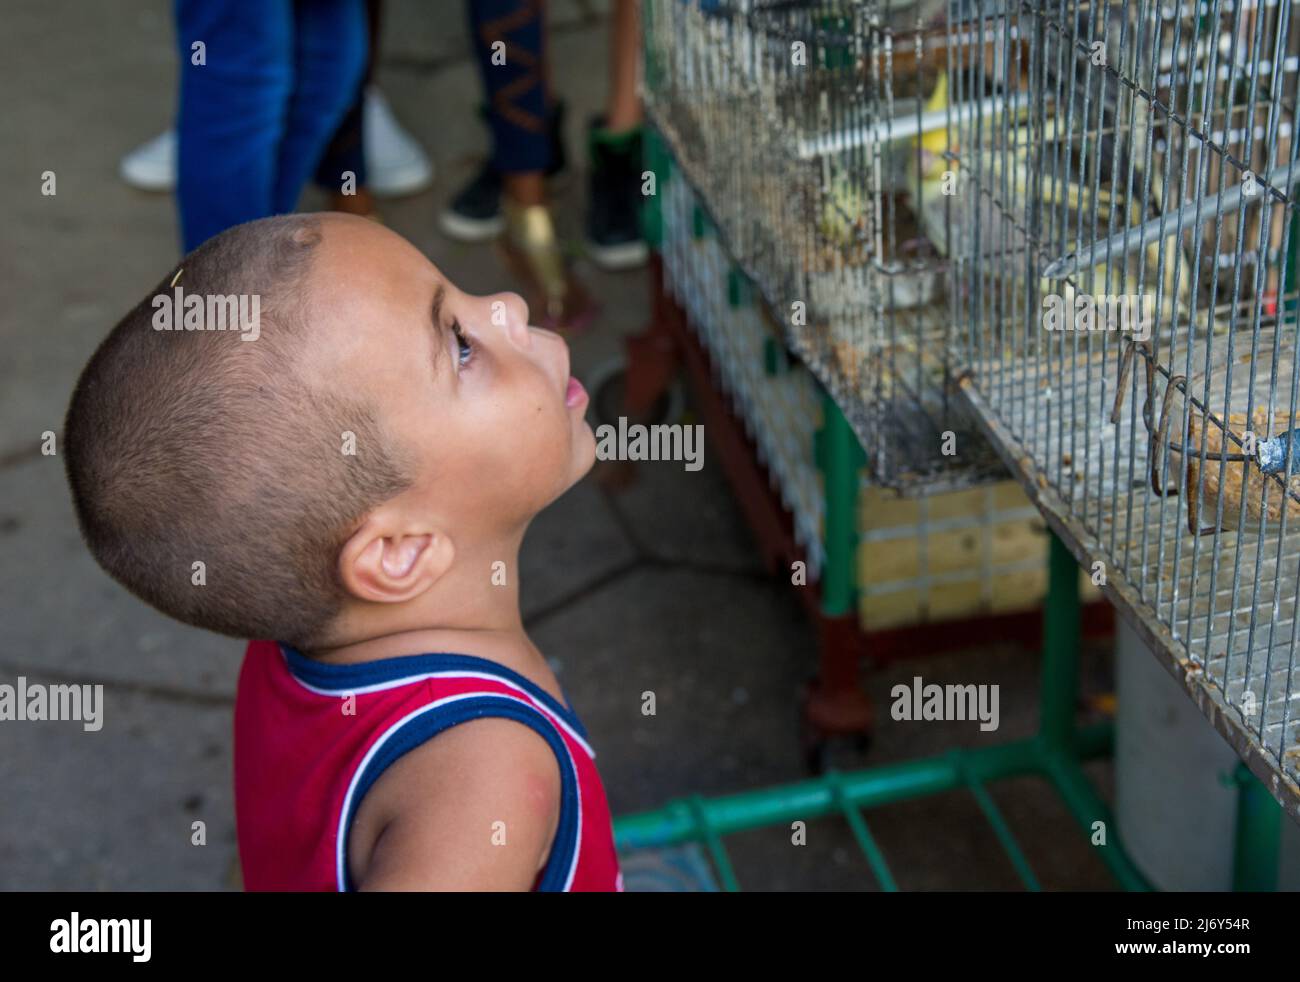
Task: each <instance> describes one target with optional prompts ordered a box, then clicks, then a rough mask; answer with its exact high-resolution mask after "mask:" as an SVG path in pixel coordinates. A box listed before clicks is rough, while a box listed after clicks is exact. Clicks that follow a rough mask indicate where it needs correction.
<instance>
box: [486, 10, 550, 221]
mask: <svg viewBox="0 0 1300 982" xmlns="http://www.w3.org/2000/svg"><path fill="white" fill-rule="evenodd" d="M469 17H470V27H471V30H472V34H473V40H474V53H475V55H476V57H477V60H478V65H479V74H480V75H481V76H482V79H483V90H484V92H486V93H487V101H488V123H489V125H490V127H491V129H492V146H493V151H492V157H493V164H494V166H495V167H496V169H497V170H498V171H499V172H501V173H502V174H505V175H529V174H536V175H538V177H540V176H541V174H542V173H543V172H544V171H545V170H546V168H547V166H548V165H549V164H550V162H551V146H550V141H549V140H548V139H547V96H546V88H545V83H544V79H543V74H542V70H543V40H544V35H543V4H542V2H541V0H469ZM519 187H520V189H521V191H523V193H524V194H529V193H531V192H530V190H529V187H530V186H529V185H528V183H527V181H526V179H522V178H521V182H520V184H519ZM528 203H530V204H535V203H539V202H528Z"/></svg>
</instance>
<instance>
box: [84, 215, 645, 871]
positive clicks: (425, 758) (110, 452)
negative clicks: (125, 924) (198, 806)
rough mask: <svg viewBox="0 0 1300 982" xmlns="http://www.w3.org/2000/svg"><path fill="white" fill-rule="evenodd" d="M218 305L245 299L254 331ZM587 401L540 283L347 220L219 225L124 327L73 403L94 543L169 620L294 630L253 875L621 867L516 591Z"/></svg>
mask: <svg viewBox="0 0 1300 982" xmlns="http://www.w3.org/2000/svg"><path fill="white" fill-rule="evenodd" d="M186 297H189V298H191V299H189V300H187V299H185V298H186ZM194 297H198V298H199V300H198V301H193V299H192V298H194ZM214 297H215V298H219V299H218V300H217V302H216V309H217V310H218V311H220V310H221V306H220V305H221V303H222V302H223V301H228V300H230V298H232V297H239V298H241V299H243V300H246V301H248V302H247V303H246V305H245V306H244V308H242V309H243V310H244V311H245V315H244V317H243V318H242V319H241V320H240V321H239V323H238V324H237V325H236V324H226V325H225V327H226V329H225V330H221V329H219V328H220V327H221V326H222V325H220V324H215V323H214V321H216V320H218V319H219V318H216V317H214V314H213V311H214V306H213V303H212V300H213V298H214ZM229 309H232V310H233V309H235V307H234V306H231V307H230V308H229ZM254 318H256V321H257V322H256V323H255V324H250V323H249V321H250V320H252V319H254ZM167 327H170V328H171V329H170V330H168V329H165V328H167ZM236 327H237V328H238V330H236V329H235V328H236ZM195 328H206V329H203V330H199V329H195ZM586 401H587V396H586V393H585V392H584V391H583V389H582V386H581V385H580V384H579V383H578V382H577V380H576V379H574V378H572V377H571V376H570V375H569V352H568V348H567V346H566V345H565V343H564V341H563V340H562V339H561V338H560V337H559V336H558V335H556V334H553V333H551V332H549V331H544V330H541V329H539V328H535V327H529V326H528V310H527V308H526V307H525V306H524V304H523V302H522V301H521V300H520V299H519V297H517V296H516V295H514V294H509V293H504V294H497V295H495V296H490V297H476V296H470V295H468V294H466V293H463V292H461V291H460V290H458V289H457V288H456V287H455V285H453V284H452V283H451V282H450V281H448V280H447V279H446V278H445V277H444V276H442V275H441V274H440V273H439V272H438V270H437V269H436V268H434V266H432V265H431V264H430V263H429V261H428V260H427V259H425V258H424V256H423V255H421V253H420V252H419V251H417V250H416V249H415V248H414V247H412V246H411V245H410V244H409V243H407V242H406V241H405V240H404V239H402V238H400V237H399V236H397V235H395V234H394V233H393V232H391V231H388V230H387V229H385V228H383V227H382V226H380V225H377V224H375V223H374V222H369V221H366V220H364V219H361V218H353V217H349V216H344V215H295V216H280V217H276V218H267V219H262V220H260V221H255V222H250V223H248V224H245V225H239V226H236V227H235V228H232V229H230V230H228V231H226V232H223V233H222V234H220V235H218V236H216V237H215V238H214V239H212V240H210V241H208V242H207V243H205V244H204V245H203V246H201V247H200V248H199V249H197V250H196V251H194V252H193V253H191V254H190V255H189V256H187V257H186V258H185V259H184V260H183V261H182V262H181V264H180V267H179V269H178V270H177V271H175V273H174V274H169V275H168V278H167V279H165V280H164V281H163V282H162V283H161V284H160V285H159V287H158V289H157V290H154V291H151V292H150V294H149V295H148V296H147V297H146V298H145V299H144V300H143V301H141V302H140V304H138V305H137V306H136V308H135V309H134V310H132V311H131V312H130V313H129V314H127V316H126V317H125V318H124V319H123V320H122V321H121V323H119V324H118V325H117V327H115V328H114V329H113V332H112V333H111V334H110V335H109V336H108V338H107V339H106V340H105V341H104V343H103V344H102V345H100V347H99V350H98V351H96V353H95V355H94V356H93V357H92V358H91V360H90V363H89V365H87V367H86V369H85V371H84V372H83V374H82V376H81V380H80V381H79V382H78V384H77V388H76V391H75V392H74V394H73V396H72V403H71V405H70V407H69V410H68V417H67V421H66V424H65V445H66V455H65V457H66V461H67V468H68V480H69V483H70V485H71V487H72V492H73V498H74V501H75V505H76V510H77V516H78V521H79V523H80V525H81V529H82V533H83V535H84V536H85V539H86V542H87V543H88V545H89V547H90V549H91V551H92V552H93V553H94V555H95V558H96V559H97V561H98V562H99V563H100V564H101V565H102V566H103V567H104V569H105V570H107V571H108V573H109V574H110V575H112V576H113V577H114V578H115V579H117V580H118V581H119V582H121V583H122V584H123V585H124V586H126V587H127V588H128V589H129V590H131V591H132V592H133V593H135V594H136V595H137V596H139V597H140V598H142V599H143V600H145V601H147V602H148V603H150V604H152V605H153V606H155V607H157V608H158V609H159V610H162V611H163V612H164V613H167V614H169V615H170V616H172V617H175V618H177V619H179V620H182V621H185V622H186V623H189V624H194V625H196V626H199V627H204V628H208V629H210V630H214V631H219V632H221V633H224V634H229V635H234V636H236V637H244V638H275V639H276V641H274V642H273V641H254V642H252V643H251V644H249V646H248V649H247V652H246V654H245V657H244V664H243V668H242V670H241V672H240V677H239V689H238V694H237V697H236V701H235V807H236V818H237V826H238V837H239V851H240V857H241V860H242V864H243V873H244V882H245V886H246V887H247V888H248V889H251V890H335V889H338V890H347V889H364V890H526V889H530V888H531V889H535V890H621V889H622V875H621V873H620V872H619V868H618V860H617V857H616V855H615V852H614V843H613V834H612V830H611V825H610V815H609V809H608V805H607V803H606V800H605V794H604V790H603V788H602V786H601V782H600V777H599V775H598V774H597V772H596V768H595V765H594V763H593V760H592V758H593V757H594V756H595V755H594V752H593V751H592V750H591V748H590V747H589V745H588V743H587V741H586V734H585V732H584V731H583V728H582V724H581V722H580V721H579V720H578V718H577V717H576V716H575V715H574V713H573V711H572V709H570V708H569V707H568V706H567V705H566V702H565V699H564V693H563V690H562V689H561V687H560V685H559V684H558V682H557V681H556V679H555V676H554V675H553V674H552V672H551V671H550V669H549V667H548V666H547V663H546V661H545V659H544V658H543V656H542V654H541V652H540V651H538V650H537V648H536V647H535V646H534V645H533V644H532V642H531V641H530V640H529V639H528V636H527V635H526V634H525V633H524V629H523V624H522V621H521V618H520V613H519V594H518V588H519V579H518V554H519V547H520V543H521V541H522V539H523V536H524V531H525V529H526V528H527V527H528V524H529V521H530V520H531V519H532V518H533V516H534V515H536V514H537V513H538V512H539V511H540V510H541V509H542V508H544V507H545V506H546V505H547V504H549V503H550V502H552V501H554V500H555V499H556V498H557V497H558V496H559V495H561V494H562V493H564V491H565V490H567V489H568V488H569V487H571V486H572V485H573V484H574V483H575V482H577V481H578V480H579V479H580V478H581V477H582V476H583V475H584V474H585V473H586V472H587V471H588V469H590V467H591V465H592V462H593V460H594V458H595V438H594V436H593V434H592V432H591V428H590V427H589V426H588V425H587V424H586V422H585V421H584V419H583V411H584V408H585V405H586ZM521 724H522V725H521Z"/></svg>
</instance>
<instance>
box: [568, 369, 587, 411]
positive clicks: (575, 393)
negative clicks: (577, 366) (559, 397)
mask: <svg viewBox="0 0 1300 982" xmlns="http://www.w3.org/2000/svg"><path fill="white" fill-rule="evenodd" d="M586 401H587V390H586V389H584V388H583V387H582V383H581V382H579V381H578V380H577V379H576V378H574V377H573V376H572V375H570V376H569V387H568V389H566V390H565V393H564V404H565V405H566V406H568V407H569V408H570V409H572V408H573V407H574V406H579V405H581V404H582V403H584V402H586Z"/></svg>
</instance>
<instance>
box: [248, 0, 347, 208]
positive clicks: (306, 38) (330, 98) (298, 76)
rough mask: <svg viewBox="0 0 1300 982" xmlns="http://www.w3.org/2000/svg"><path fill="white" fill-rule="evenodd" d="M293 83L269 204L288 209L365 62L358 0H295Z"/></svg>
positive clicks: (293, 204) (343, 109)
mask: <svg viewBox="0 0 1300 982" xmlns="http://www.w3.org/2000/svg"><path fill="white" fill-rule="evenodd" d="M293 15H294V85H293V94H292V96H291V97H290V100H289V111H288V114H287V116H286V118H285V121H284V136H283V138H282V139H281V141H280V155H279V160H278V163H277V170H276V176H275V184H274V191H273V194H272V198H271V206H272V208H273V209H274V213H275V214H280V213H284V212H290V211H293V210H294V208H295V207H296V206H297V204H298V196H299V195H300V194H301V193H302V188H303V185H304V184H306V183H307V180H308V178H310V177H311V174H312V171H313V170H314V169H315V168H316V164H317V162H318V161H319V160H320V158H321V154H322V152H323V151H324V150H325V145H326V144H327V143H328V142H329V139H330V137H331V136H332V135H333V133H334V131H335V129H336V128H337V127H338V124H339V122H340V121H341V120H342V119H343V115H344V114H345V113H346V112H347V110H348V105H349V104H350V103H351V101H352V97H353V95H355V93H356V90H357V85H358V84H359V83H360V81H361V76H362V74H363V73H364V72H365V68H366V45H367V38H366V11H365V5H364V4H363V3H362V2H361V0H296V2H295V3H294V10H293Z"/></svg>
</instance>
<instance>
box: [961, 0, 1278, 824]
mask: <svg viewBox="0 0 1300 982" xmlns="http://www.w3.org/2000/svg"><path fill="white" fill-rule="evenodd" d="M1291 10H1292V5H1291V4H1290V3H1285V2H1283V3H1270V2H1263V0H1197V2H1179V0H1174V2H1173V3H1170V2H1162V3H1153V2H1149V0H1125V2H1122V3H1119V2H1109V3H1106V2H1101V3H1083V2H1080V0H1064V2H1062V3H1059V4H1050V5H1045V6H1042V7H1037V6H1030V5H1022V4H1010V3H1008V2H1006V0H958V2H955V3H954V4H953V5H952V6H951V7H950V8H949V9H948V11H947V31H948V35H949V37H950V39H951V40H952V43H951V44H950V46H949V48H948V64H947V66H946V68H945V76H946V83H947V85H948V87H949V91H950V93H951V98H950V100H949V115H950V126H949V129H948V133H947V137H948V147H947V150H946V159H947V160H948V161H949V166H950V168H951V169H952V171H953V172H954V174H955V181H954V184H955V187H956V193H955V194H953V195H951V196H949V197H948V198H947V199H946V200H945V201H944V202H943V204H944V207H945V208H946V209H947V213H948V219H947V220H948V223H949V234H950V237H951V238H950V242H951V243H952V249H953V252H952V255H951V259H952V267H951V269H952V279H951V289H952V295H953V306H954V310H955V311H956V314H957V323H958V324H959V327H958V328H957V331H956V335H957V340H956V350H955V351H954V354H953V360H954V362H955V363H957V364H958V366H959V371H960V377H961V383H960V384H961V391H962V393H963V396H964V397H965V401H966V402H967V404H968V405H969V407H970V408H971V409H972V410H973V412H974V414H975V416H976V418H977V419H978V420H979V421H980V423H981V426H982V429H984V431H985V432H986V433H988V434H989V435H990V436H992V438H993V442H994V444H995V445H997V446H998V447H999V449H1000V450H1001V451H1002V454H1003V456H1004V459H1006V460H1007V461H1008V463H1009V464H1010V465H1011V466H1012V469H1013V471H1014V472H1015V473H1016V475H1017V476H1018V477H1019V478H1020V479H1021V480H1022V482H1023V483H1025V485H1026V486H1027V487H1028V488H1029V489H1030V491H1031V493H1032V494H1033V495H1034V496H1035V497H1036V499H1037V503H1038V504H1039V505H1040V507H1041V508H1042V509H1043V511H1044V512H1045V513H1046V514H1047V516H1048V518H1049V521H1050V522H1051V523H1052V524H1053V526H1054V527H1055V528H1056V529H1057V530H1058V531H1059V532H1060V533H1061V534H1062V535H1063V537H1064V538H1065V539H1066V540H1067V542H1068V543H1069V544H1070V545H1071V547H1072V549H1073V551H1074V552H1075V554H1076V556H1077V557H1079V558H1080V559H1082V560H1084V562H1085V565H1086V566H1087V568H1089V569H1090V570H1091V571H1092V573H1093V576H1094V579H1095V580H1098V581H1104V583H1105V587H1104V589H1105V590H1106V591H1107V593H1108V594H1109V596H1110V597H1111V598H1112V599H1113V600H1114V601H1115V602H1116V603H1117V604H1118V605H1119V606H1120V607H1121V608H1124V609H1125V610H1126V611H1127V612H1128V613H1129V615H1130V617H1131V618H1132V619H1133V620H1134V622H1135V623H1136V624H1137V625H1138V626H1139V628H1140V630H1141V632H1142V634H1143V635H1144V636H1145V638H1146V639H1147V641H1149V642H1150V643H1151V644H1152V646H1153V648H1154V649H1155V650H1156V651H1157V652H1158V653H1161V654H1162V655H1163V656H1164V657H1165V659H1166V663H1167V664H1168V666H1169V667H1170V669H1171V670H1172V671H1173V672H1174V673H1175V674H1176V675H1178V676H1179V677H1180V678H1181V679H1182V681H1183V683H1184V685H1185V686H1186V687H1187V689H1188V690H1189V692H1190V693H1191V694H1192V695H1193V697H1194V698H1195V699H1196V701H1197V702H1198V704H1200V706H1201V707H1202V709H1203V710H1204V711H1205V712H1206V714H1207V715H1208V716H1210V718H1211V719H1212V720H1213V721H1214V722H1215V725H1216V726H1217V727H1218V728H1219V730H1220V731H1221V732H1222V733H1223V734H1224V735H1225V736H1226V737H1228V738H1229V740H1230V741H1231V742H1232V744H1233V746H1234V747H1235V748H1236V749H1237V750H1238V751H1239V752H1240V753H1241V755H1242V757H1243V759H1245V760H1246V762H1247V763H1248V764H1249V765H1250V766H1251V768H1252V769H1253V770H1254V771H1255V772H1256V773H1257V774H1258V775H1259V776H1260V777H1261V778H1263V779H1264V781H1265V783H1266V785H1267V786H1268V787H1269V789H1270V790H1271V791H1272V793H1273V794H1274V795H1275V796H1277V798H1278V800H1279V801H1281V802H1282V803H1283V804H1284V805H1286V807H1287V808H1288V810H1289V811H1290V812H1291V813H1292V814H1293V815H1298V814H1300V785H1298V784H1297V780H1298V779H1300V771H1298V769H1297V767H1298V765H1300V733H1298V732H1297V731H1298V730H1300V704H1298V703H1297V701H1296V700H1297V699H1300V675H1298V674H1297V657H1296V648H1297V630H1300V618H1297V607H1298V606H1300V441H1297V440H1295V434H1296V432H1297V429H1298V428H1300V413H1298V412H1297V403H1298V399H1297V395H1298V393H1300V373H1298V372H1297V363H1296V358H1297V343H1296V342H1297V338H1296V323H1297V297H1296V285H1297V278H1296V259H1295V251H1296V244H1295V242H1294V237H1295V235H1296V234H1297V224H1296V212H1295V209H1294V200H1293V197H1292V191H1293V189H1294V187H1295V186H1296V184H1297V182H1298V181H1300V165H1297V161H1296V153H1297V144H1296V141H1295V138H1294V129H1295V124H1296V106H1297V101H1298V98H1300V71H1297V67H1298V63H1300V57H1298V55H1300V44H1298V43H1297V41H1298V39H1300V30H1297V29H1293V28H1292V25H1291V24H1290V20H1291V16H1292V15H1291Z"/></svg>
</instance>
